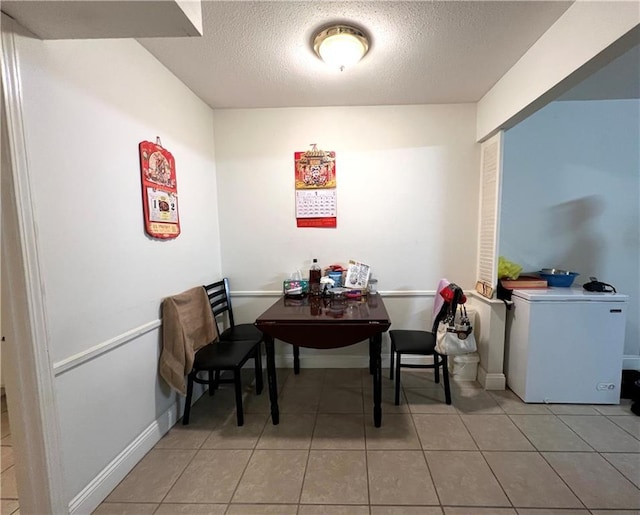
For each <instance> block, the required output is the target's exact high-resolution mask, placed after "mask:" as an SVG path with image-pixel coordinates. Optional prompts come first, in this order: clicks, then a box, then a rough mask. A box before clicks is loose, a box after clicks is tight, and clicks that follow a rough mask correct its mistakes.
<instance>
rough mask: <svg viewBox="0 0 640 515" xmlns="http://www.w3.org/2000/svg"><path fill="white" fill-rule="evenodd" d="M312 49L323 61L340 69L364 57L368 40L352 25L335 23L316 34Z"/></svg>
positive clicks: (367, 48) (367, 47)
mask: <svg viewBox="0 0 640 515" xmlns="http://www.w3.org/2000/svg"><path fill="white" fill-rule="evenodd" d="M313 49H314V51H315V52H316V54H318V56H319V57H320V58H321V59H322V60H323V61H324V62H325V63H327V64H328V65H329V66H333V67H335V68H338V69H339V70H340V71H342V70H344V69H345V68H349V67H350V66H353V65H354V64H356V63H357V62H358V61H359V60H360V59H362V58H363V57H364V55H365V54H366V53H367V51H368V50H369V41H368V40H367V37H366V36H365V35H364V33H363V32H362V31H360V30H358V29H356V28H354V27H349V26H347V25H335V26H333V27H329V28H328V29H324V30H323V31H321V32H319V33H318V34H316V37H315V38H314V39H313Z"/></svg>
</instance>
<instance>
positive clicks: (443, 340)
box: [436, 305, 478, 356]
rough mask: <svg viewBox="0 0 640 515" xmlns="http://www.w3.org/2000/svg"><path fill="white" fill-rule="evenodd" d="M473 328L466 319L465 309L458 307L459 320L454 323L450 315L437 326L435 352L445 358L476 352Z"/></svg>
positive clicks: (453, 318)
mask: <svg viewBox="0 0 640 515" xmlns="http://www.w3.org/2000/svg"><path fill="white" fill-rule="evenodd" d="M477 348H478V347H477V345H476V338H475V336H474V334H473V327H472V325H471V322H470V321H469V318H468V317H467V309H466V308H465V307H464V306H462V305H461V306H460V320H459V321H458V322H457V323H456V320H455V317H454V316H453V315H452V314H449V316H448V317H447V318H446V319H445V320H443V321H442V322H440V324H438V332H437V333H436V352H437V353H438V354H443V355H445V356H459V355H461V354H469V353H471V352H475V351H476V350H477Z"/></svg>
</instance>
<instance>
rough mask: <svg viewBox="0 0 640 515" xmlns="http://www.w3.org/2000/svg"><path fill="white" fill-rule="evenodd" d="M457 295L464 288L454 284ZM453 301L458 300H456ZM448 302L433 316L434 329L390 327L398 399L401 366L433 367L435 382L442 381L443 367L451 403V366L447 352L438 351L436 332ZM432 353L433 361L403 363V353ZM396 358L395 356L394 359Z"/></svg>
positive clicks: (445, 312)
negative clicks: (391, 329) (444, 353)
mask: <svg viewBox="0 0 640 515" xmlns="http://www.w3.org/2000/svg"><path fill="white" fill-rule="evenodd" d="M454 288H455V295H461V294H462V290H461V289H460V288H459V287H457V286H455V285H454ZM454 304H456V305H457V302H456V301H455V300H454ZM449 305H450V303H449V302H446V301H445V302H444V304H443V305H442V308H440V311H439V312H438V314H437V315H436V317H435V318H434V320H433V326H432V328H431V331H420V330H410V329H395V330H393V331H389V337H390V338H391V355H390V360H389V361H390V367H389V368H390V370H389V377H390V379H393V377H394V366H395V380H396V384H395V387H396V388H395V403H396V406H397V405H399V404H400V370H401V369H402V368H433V369H434V375H435V382H436V383H440V367H442V380H443V383H444V397H445V402H446V403H447V404H451V387H450V385H449V367H448V360H447V356H445V355H442V354H438V353H437V352H436V349H435V347H436V333H437V331H438V324H439V323H440V321H441V320H444V319H445V317H446V316H447V313H448V311H449ZM407 355H410V356H432V357H433V363H425V364H418V363H406V362H405V363H403V362H402V357H403V356H407ZM394 358H395V359H394Z"/></svg>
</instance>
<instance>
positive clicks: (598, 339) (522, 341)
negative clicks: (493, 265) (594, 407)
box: [505, 288, 628, 404]
mask: <svg viewBox="0 0 640 515" xmlns="http://www.w3.org/2000/svg"><path fill="white" fill-rule="evenodd" d="M512 300H513V306H512V308H511V311H510V312H508V317H507V334H506V341H505V367H506V370H505V373H506V376H507V385H508V386H509V388H510V389H511V390H512V391H513V392H515V393H516V394H517V395H518V396H519V397H520V398H521V399H522V400H523V401H524V402H541V403H583V404H619V403H620V380H621V375H622V359H623V349H624V335H625V317H626V307H627V300H628V297H627V296H626V295H621V294H616V293H599V292H587V291H585V290H583V289H578V288H544V289H526V290H513V296H512Z"/></svg>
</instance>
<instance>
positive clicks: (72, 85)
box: [17, 36, 221, 503]
mask: <svg viewBox="0 0 640 515" xmlns="http://www.w3.org/2000/svg"><path fill="white" fill-rule="evenodd" d="M17 49H18V53H19V59H20V70H21V81H22V86H23V98H24V106H23V115H24V126H25V143H26V147H27V152H28V158H29V181H30V184H31V189H32V196H33V200H34V203H33V204H34V211H35V216H36V224H37V237H38V240H37V244H38V251H39V263H40V269H41V273H42V280H43V289H44V297H45V309H46V318H47V326H48V348H49V352H50V356H51V362H52V366H53V367H54V371H55V374H56V394H57V405H58V411H59V420H60V424H61V431H60V433H61V435H62V449H61V450H62V457H63V468H64V476H65V477H64V480H65V485H66V492H65V494H66V497H67V500H68V501H69V502H72V501H73V500H74V498H76V500H75V502H76V503H78V502H79V501H78V499H77V496H78V494H80V493H81V492H83V489H84V492H83V494H82V495H89V494H90V492H87V491H86V488H88V484H89V483H90V482H91V481H94V480H95V479H96V476H97V475H98V474H101V473H103V471H104V469H105V467H106V466H107V465H108V464H109V463H110V462H111V461H112V460H114V458H116V456H118V455H119V454H120V453H122V452H123V450H125V449H126V448H127V446H129V445H130V444H132V442H134V441H135V440H136V439H138V438H139V437H140V435H141V434H143V432H144V431H145V430H148V429H149V428H150V427H153V426H154V424H157V423H158V420H159V419H160V418H161V417H165V418H166V417H168V416H169V415H167V413H171V416H169V418H173V420H175V417H176V416H177V415H178V413H177V411H178V409H177V407H176V406H175V405H174V404H175V402H176V398H177V397H176V395H174V394H172V393H171V392H170V391H169V389H168V387H166V385H165V384H164V383H162V382H161V381H160V380H159V379H158V375H157V364H158V357H159V351H160V338H159V334H160V330H159V327H158V326H159V316H160V303H161V300H162V298H163V297H165V296H167V295H171V294H175V293H178V292H180V291H182V290H185V289H187V288H189V287H192V286H193V285H197V284H203V283H205V282H207V281H210V280H211V279H212V278H215V277H219V276H220V274H221V261H220V250H219V229H218V206H217V203H216V188H217V186H216V175H215V164H214V153H213V112H212V111H211V109H209V108H208V107H207V106H206V105H205V104H204V103H203V102H202V101H200V100H199V99H197V98H196V97H195V96H194V95H193V94H192V93H191V92H190V91H189V90H188V89H187V88H186V87H185V86H184V85H183V84H182V83H180V82H179V81H178V80H177V79H176V78H175V77H174V76H173V75H172V74H170V73H169V72H168V71H167V70H166V69H165V68H164V67H163V66H162V65H160V64H159V63H158V62H157V61H156V60H155V58H153V57H152V56H151V55H150V54H149V53H148V52H147V51H146V50H145V49H143V48H142V47H141V46H140V45H139V44H138V43H137V42H135V41H133V40H117V41H106V40H91V41H48V42H45V41H40V40H37V39H31V38H28V37H24V36H21V37H18V39H17ZM156 136H160V137H161V138H162V143H163V145H164V146H165V147H166V148H168V149H169V150H170V151H171V152H172V153H173V155H174V157H175V161H176V170H177V181H178V193H179V199H180V205H179V209H180V221H181V227H182V234H181V235H180V236H179V237H178V238H177V239H176V240H169V241H159V240H153V239H151V238H149V237H147V236H146V235H145V233H144V227H143V215H142V205H141V202H142V195H141V186H140V168H139V158H138V143H139V142H140V141H142V140H151V141H155V138H156ZM137 328H147V329H145V330H143V331H141V332H142V333H143V334H141V335H139V336H135V335H134V336H133V337H131V338H128V337H127V336H126V333H128V332H129V331H132V330H133V331H134V332H135V330H136V329H137ZM119 338H121V340H122V342H121V343H122V345H119V346H117V347H116V348H114V349H113V350H110V351H109V352H106V353H104V354H99V353H98V354H99V355H97V357H94V358H93V359H90V360H83V359H82V354H83V353H85V352H87V351H92V350H95V349H97V348H98V347H99V346H100V345H102V344H105V343H108V342H109V341H111V340H116V341H117V340H118V339H119ZM65 363H70V364H71V365H72V368H70V369H65V368H64V367H62V365H63V364H65ZM102 479H104V478H102ZM94 486H95V485H94ZM113 486H115V485H112V486H111V488H112V487H113Z"/></svg>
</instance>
